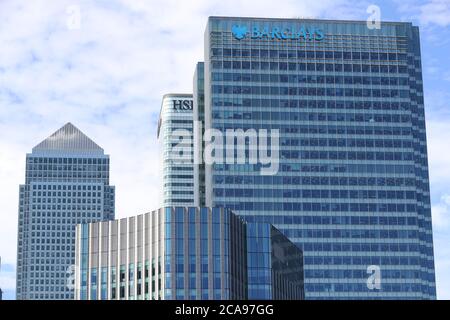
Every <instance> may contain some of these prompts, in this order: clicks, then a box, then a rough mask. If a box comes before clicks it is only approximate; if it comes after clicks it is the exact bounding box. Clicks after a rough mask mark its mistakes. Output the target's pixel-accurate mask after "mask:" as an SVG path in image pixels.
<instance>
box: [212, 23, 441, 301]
mask: <svg viewBox="0 0 450 320" xmlns="http://www.w3.org/2000/svg"><path fill="white" fill-rule="evenodd" d="M261 30H262V31H261ZM294 30H299V31H298V33H295V32H294ZM314 32H315V36H314V34H313V33H314ZM321 34H322V36H320V35H321ZM204 72H205V74H204V78H205V80H204V81H205V82H204V97H205V102H204V110H205V126H206V128H214V129H219V130H221V131H222V132H225V131H226V130H227V129H244V130H247V129H256V130H258V129H269V130H273V129H277V130H279V132H280V168H279V171H278V173H277V174H276V175H273V176H263V175H261V174H260V166H259V165H249V164H246V165H238V164H214V165H212V166H206V168H205V188H206V193H205V203H206V205H208V206H219V207H226V208H230V209H232V210H233V211H235V212H236V213H238V214H239V215H243V216H245V219H246V220H247V221H249V222H255V221H258V222H268V223H271V224H273V225H275V226H276V227H277V228H278V229H279V230H280V231H282V232H283V234H285V235H286V236H287V237H288V238H289V239H290V240H291V241H293V242H295V243H297V244H298V245H299V246H300V247H301V248H302V251H303V253H304V257H305V266H304V268H305V270H304V272H305V294H306V298H307V299H308V298H309V299H435V298H436V289H435V275H434V255H433V239H432V224H431V210H430V196H429V180H428V163H427V145H426V131H425V116H424V100H423V88H422V87H423V86H422V72H421V55H420V40H419V30H418V28H417V27H415V26H412V25H411V24H410V23H390V22H389V23H387V22H386V23H384V22H383V23H382V24H381V29H379V30H376V29H374V30H369V29H368V28H367V26H366V22H365V21H364V22H358V21H354V22H352V21H326V20H289V19H252V18H248V19H247V18H245V19H244V18H223V17H211V18H210V19H209V22H208V26H207V30H206V33H205V64H204ZM372 265H375V266H379V267H380V270H381V288H380V289H369V286H368V285H367V279H368V277H369V275H368V274H367V268H368V267H369V266H372ZM261 294H262V293H261Z"/></svg>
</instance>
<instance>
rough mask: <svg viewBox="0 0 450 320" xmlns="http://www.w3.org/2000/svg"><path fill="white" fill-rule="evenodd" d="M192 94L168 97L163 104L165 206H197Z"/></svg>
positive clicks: (161, 138) (161, 142)
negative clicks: (193, 158)
mask: <svg viewBox="0 0 450 320" xmlns="http://www.w3.org/2000/svg"><path fill="white" fill-rule="evenodd" d="M192 110H193V100H192V94H177V93H176V94H166V95H164V97H163V99H162V103H161V111H160V115H159V123H158V143H159V147H160V165H161V169H162V182H161V183H162V206H164V207H169V206H193V205H195V204H196V203H194V164H193V162H192V157H193V151H192V148H193V139H192V130H193V113H192Z"/></svg>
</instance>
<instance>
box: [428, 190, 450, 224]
mask: <svg viewBox="0 0 450 320" xmlns="http://www.w3.org/2000/svg"><path fill="white" fill-rule="evenodd" d="M431 210H432V214H433V228H435V230H437V229H445V228H448V227H450V195H448V194H445V195H443V196H441V201H440V202H439V203H437V204H435V205H433V206H432V208H431Z"/></svg>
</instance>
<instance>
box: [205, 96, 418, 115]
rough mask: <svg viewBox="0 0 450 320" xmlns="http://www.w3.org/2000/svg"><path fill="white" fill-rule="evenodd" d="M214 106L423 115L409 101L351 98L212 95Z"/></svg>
mask: <svg viewBox="0 0 450 320" xmlns="http://www.w3.org/2000/svg"><path fill="white" fill-rule="evenodd" d="M212 102H213V105H214V106H215V107H220V106H225V107H245V108H246V109H247V108H248V107H254V108H272V109H274V110H277V109H279V108H301V109H305V108H309V109H316V108H317V109H329V110H330V109H337V110H343V109H348V110H358V109H361V110H371V109H373V110H383V111H384V110H410V111H412V112H414V113H417V114H419V115H423V107H421V108H419V107H417V106H415V105H412V104H411V103H410V102H398V101H371V100H370V99H369V100H365V101H352V100H335V99H332V100H326V99H321V100H315V99H310V100H305V99H284V98H282V99H268V98H267V99H266V98H264V99H259V98H243V97H242V96H237V97H232V98H226V97H221V98H219V97H214V98H213V99H212Z"/></svg>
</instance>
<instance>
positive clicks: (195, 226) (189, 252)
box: [75, 207, 304, 300]
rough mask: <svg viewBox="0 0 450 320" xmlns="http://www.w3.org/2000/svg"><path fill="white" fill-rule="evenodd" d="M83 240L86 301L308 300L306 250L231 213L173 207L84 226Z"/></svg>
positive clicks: (80, 291) (80, 290) (79, 255)
mask: <svg viewBox="0 0 450 320" xmlns="http://www.w3.org/2000/svg"><path fill="white" fill-rule="evenodd" d="M76 234H77V241H76V244H77V245H76V259H77V262H81V263H77V265H79V266H80V267H78V269H77V272H76V280H75V282H76V285H77V286H76V295H75V297H76V299H79V300H100V299H107V300H162V299H164V300H229V299H273V298H277V299H303V297H304V295H303V272H302V268H303V256H302V253H301V251H300V249H299V248H298V247H297V246H295V245H294V244H293V243H292V242H290V241H289V240H288V239H287V238H286V237H284V236H283V235H282V234H281V233H280V232H279V231H277V230H276V229H275V228H273V227H272V226H271V225H270V224H267V223H252V224H247V223H246V222H245V221H244V220H242V219H241V218H239V217H238V216H236V215H234V214H233V213H232V212H231V211H229V210H227V209H224V208H206V207H171V208H167V207H166V208H163V209H160V210H157V211H154V212H151V213H147V214H144V215H140V216H137V217H130V218H125V219H122V220H115V221H111V222H100V223H92V224H89V225H87V224H85V225H79V226H77V230H76ZM86 245H88V246H89V247H88V248H87V247H86ZM118 248H120V250H118ZM272 251H274V252H272ZM275 251H276V252H275ZM261 257H263V259H261ZM142 266H145V271H144V270H143V268H142ZM150 266H151V267H150ZM117 269H119V270H120V273H119V274H117V273H116V271H115V270H117ZM98 270H102V273H101V277H100V276H99V272H98ZM143 271H144V272H143ZM289 274H295V276H296V277H297V278H295V277H289ZM108 275H109V276H108ZM298 277H300V278H298ZM87 279H90V280H89V281H87ZM116 283H119V288H120V290H119V292H118V293H117V291H116V288H117V286H116ZM142 284H145V285H144V286H143V285H142ZM100 288H101V292H100ZM266 288H270V290H268V291H265V289H266Z"/></svg>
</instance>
